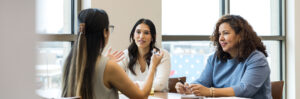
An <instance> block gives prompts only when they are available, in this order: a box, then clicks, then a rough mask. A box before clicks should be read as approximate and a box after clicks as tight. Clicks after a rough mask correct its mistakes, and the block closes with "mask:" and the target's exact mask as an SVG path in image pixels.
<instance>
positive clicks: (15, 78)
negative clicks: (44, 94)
mask: <svg viewBox="0 0 300 99" xmlns="http://www.w3.org/2000/svg"><path fill="white" fill-rule="evenodd" d="M34 44H35V0H1V1H0V99H38V97H37V95H36V94H35V88H36V87H35V86H36V83H35V81H36V80H35V57H34V56H35V54H34V52H35V45H34Z"/></svg>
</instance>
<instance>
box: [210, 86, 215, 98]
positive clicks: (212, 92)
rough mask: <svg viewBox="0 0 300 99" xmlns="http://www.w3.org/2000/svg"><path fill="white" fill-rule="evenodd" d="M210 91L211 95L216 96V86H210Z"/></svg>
mask: <svg viewBox="0 0 300 99" xmlns="http://www.w3.org/2000/svg"><path fill="white" fill-rule="evenodd" d="M209 92H210V96H211V97H215V88H214V87H210V88H209Z"/></svg>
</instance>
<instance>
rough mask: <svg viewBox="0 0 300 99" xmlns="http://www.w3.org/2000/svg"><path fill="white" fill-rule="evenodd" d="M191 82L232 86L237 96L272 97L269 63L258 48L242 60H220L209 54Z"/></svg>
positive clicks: (270, 98) (224, 86)
mask: <svg viewBox="0 0 300 99" xmlns="http://www.w3.org/2000/svg"><path fill="white" fill-rule="evenodd" d="M192 83H193V84H201V85H203V86H206V87H215V88H226V87H232V88H233V90H234V93H235V95H236V96H237V97H247V98H254V99H272V96H271V86H270V68H269V64H268V61H267V59H266V57H265V55H264V54H263V53H262V52H260V51H258V50H256V51H254V52H252V53H251V54H250V55H249V57H248V58H247V59H246V60H244V61H242V62H238V61H237V60H236V59H228V60H227V61H221V60H220V59H218V58H217V56H216V53H215V54H213V55H211V56H209V58H208V61H207V65H206V67H205V69H204V71H203V72H202V74H201V76H200V78H198V79H196V80H195V81H194V82H192Z"/></svg>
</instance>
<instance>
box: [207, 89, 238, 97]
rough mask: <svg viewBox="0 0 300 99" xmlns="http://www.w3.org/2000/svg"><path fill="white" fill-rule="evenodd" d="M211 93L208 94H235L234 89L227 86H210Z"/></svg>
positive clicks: (222, 95) (216, 95)
mask: <svg viewBox="0 0 300 99" xmlns="http://www.w3.org/2000/svg"><path fill="white" fill-rule="evenodd" d="M210 91H211V93H210V95H209V96H214V97H230V96H235V94H234V90H233V88H232V87H227V88H213V89H212V88H211V89H210Z"/></svg>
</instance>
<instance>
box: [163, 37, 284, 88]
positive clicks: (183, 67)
mask: <svg viewBox="0 0 300 99" xmlns="http://www.w3.org/2000/svg"><path fill="white" fill-rule="evenodd" d="M264 44H265V45H266V48H267V53H268V55H269V57H267V60H268V62H269V66H270V69H271V76H270V77H271V80H272V81H278V80H279V79H280V68H279V64H280V63H279V59H280V58H279V54H280V53H279V41H264ZM162 45H163V48H164V49H166V50H168V51H169V53H170V55H171V73H170V77H181V76H186V77H187V82H192V81H193V80H195V79H197V78H198V77H199V76H200V75H201V73H202V71H203V69H204V68H205V66H206V62H207V58H208V56H209V55H211V54H213V53H214V46H213V45H212V44H211V42H210V41H192V42H191V41H178V42H163V43H162Z"/></svg>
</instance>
